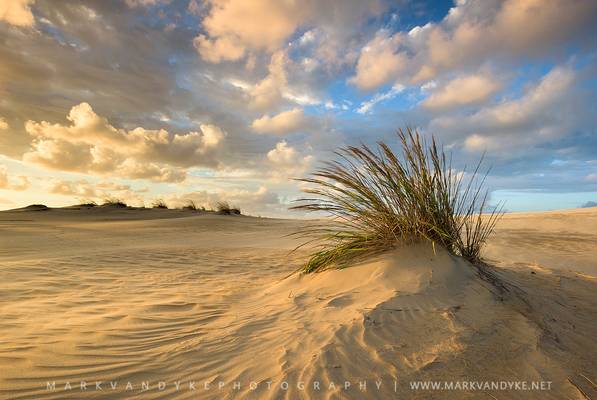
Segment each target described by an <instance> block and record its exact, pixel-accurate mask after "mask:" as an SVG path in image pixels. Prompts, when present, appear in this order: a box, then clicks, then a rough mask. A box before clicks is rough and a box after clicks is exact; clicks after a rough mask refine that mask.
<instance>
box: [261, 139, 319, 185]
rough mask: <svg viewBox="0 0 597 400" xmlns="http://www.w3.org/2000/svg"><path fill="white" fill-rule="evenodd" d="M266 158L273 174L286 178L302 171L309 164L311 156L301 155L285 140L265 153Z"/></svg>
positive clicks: (311, 159)
mask: <svg viewBox="0 0 597 400" xmlns="http://www.w3.org/2000/svg"><path fill="white" fill-rule="evenodd" d="M267 159H268V161H269V163H270V165H271V167H272V175H273V176H275V177H280V178H288V177H293V176H294V175H300V174H302V173H304V172H305V170H306V169H307V168H309V166H310V165H311V162H312V161H313V156H311V155H301V154H299V152H298V151H296V149H295V148H294V147H292V146H290V145H289V144H288V143H287V142H286V141H281V142H278V143H277V144H276V147H275V148H274V149H272V150H270V151H269V152H268V153H267Z"/></svg>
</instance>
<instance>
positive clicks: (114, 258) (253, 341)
mask: <svg viewBox="0 0 597 400" xmlns="http://www.w3.org/2000/svg"><path fill="white" fill-rule="evenodd" d="M305 223H306V222H303V221H296V220H274V219H261V218H251V217H239V216H219V215H214V214H201V213H191V212H183V211H175V210H127V209H100V208H97V209H80V210H76V209H71V210H55V209H54V210H47V211H44V210H37V211H35V210H26V211H18V212H2V213H0V397H1V398H9V399H71V398H72V399H81V398H85V399H86V398H91V399H95V398H98V399H99V398H102V399H103V398H109V399H125V398H126V399H137V398H138V399H141V398H142V399H166V398H168V399H197V398H201V399H203V398H206V399H212V398H213V399H221V398H239V399H243V398H247V399H279V398H282V399H302V398H304V399H309V398H321V399H332V398H350V399H362V398H371V399H383V398H401V399H410V398H413V399H419V398H420V399H423V398H425V399H427V398H437V399H444V398H449V399H465V398H471V399H478V398H487V399H491V398H496V399H510V398H532V399H545V398H547V399H549V398H552V399H585V398H595V396H596V394H597V391H596V387H595V385H594V383H593V382H597V368H596V367H595V362H594V360H596V359H597V348H596V346H595V344H594V338H595V336H597V318H596V317H597V298H596V296H595V293H597V281H596V278H595V276H597V262H595V260H596V259H597V246H596V242H597V228H595V227H597V209H595V210H590V209H587V210H577V211H569V212H553V213H537V214H512V215H508V216H506V218H505V219H504V220H503V221H502V222H501V223H500V225H499V226H498V230H497V234H496V236H495V238H494V239H493V240H492V242H491V243H490V245H489V246H488V248H487V251H486V255H487V257H488V258H490V259H491V260H492V263H493V264H495V265H497V269H496V271H497V272H496V273H497V274H498V275H499V276H500V277H501V279H502V280H503V281H504V282H506V284H507V288H508V289H509V291H506V292H500V291H499V290H498V289H497V288H496V287H494V286H492V285H491V284H489V283H487V282H485V281H483V280H482V279H480V278H479V276H478V275H477V273H476V270H475V269H474V268H472V267H471V266H470V265H469V264H467V263H466V262H465V261H463V260H461V259H459V258H456V257H453V256H451V255H450V254H448V253H447V252H445V251H443V250H441V249H439V248H436V249H434V248H433V247H432V246H431V245H430V244H418V245H413V246H407V247H403V248H398V249H396V250H394V251H392V252H388V253H386V254H383V255H381V256H379V257H376V258H374V259H371V260H368V261H366V262H364V263H361V264H359V265H356V266H354V267H351V268H347V269H345V270H335V271H327V272H323V273H320V274H314V275H307V276H301V275H296V274H294V275H291V273H292V272H293V271H295V270H296V269H297V268H298V267H299V266H300V265H301V262H303V261H304V260H305V257H306V253H305V252H295V253H292V254H290V250H291V249H293V248H294V247H295V246H296V245H297V241H296V239H295V238H292V237H288V236H287V235H288V234H289V233H291V232H293V231H295V230H296V229H298V228H299V227H301V226H302V225H303V224H305ZM577 271H578V272H577ZM579 272H580V273H579ZM82 381H84V382H86V384H87V389H86V390H83V389H81V382H82ZM100 381H101V383H100V385H99V387H101V390H100V389H98V388H97V387H96V382H100ZM418 381H441V382H443V381H467V382H469V381H478V382H482V381H491V382H494V381H495V382H497V381H528V382H531V381H546V382H547V381H549V382H550V390H543V391H541V390H532V391H522V390H521V391H514V390H472V391H471V390H468V391H462V390H443V391H439V390H414V389H413V388H411V384H412V383H413V382H415V383H416V382H418ZM48 382H50V385H52V384H54V383H55V388H54V389H52V388H50V389H48ZM144 382H145V383H146V384H147V385H148V386H149V389H148V390H144V388H143V383H144ZM160 382H164V384H165V387H164V388H161V387H160V386H159V385H160ZM364 382H366V388H364V387H363V384H364ZM127 383H130V386H129V387H127ZM67 384H69V385H70V388H69V386H67ZM177 384H178V387H177ZM378 385H379V386H378ZM114 386H115V388H114Z"/></svg>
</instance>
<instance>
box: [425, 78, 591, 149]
mask: <svg viewBox="0 0 597 400" xmlns="http://www.w3.org/2000/svg"><path fill="white" fill-rule="evenodd" d="M575 78H576V76H575V74H574V72H573V71H572V70H571V69H570V68H568V67H556V68H553V69H552V70H551V71H550V72H549V73H548V74H546V75H545V76H544V77H543V79H542V80H541V82H539V83H538V84H537V85H536V86H534V87H531V88H529V90H528V91H527V92H526V93H525V94H524V95H523V96H521V97H520V98H517V99H512V100H508V101H503V102H500V103H498V104H494V105H488V106H486V107H483V108H481V109H480V110H478V111H476V112H475V113H473V114H471V115H468V116H443V117H438V118H436V119H434V120H433V121H431V123H430V129H431V130H432V131H434V132H443V133H444V134H446V135H448V134H467V137H466V139H465V141H464V146H465V148H466V149H467V150H470V151H485V150H493V151H500V150H505V149H515V148H519V149H520V148H521V146H530V145H534V144H537V143H544V142H548V141H551V140H554V139H557V138H558V137H560V136H561V135H565V134H566V133H567V132H568V131H569V130H570V129H572V128H573V126H574V124H576V123H580V122H581V121H582V119H581V118H580V117H579V116H578V115H576V113H575V111H574V108H575V103H574V94H573V90H574V86H573V84H574V81H575ZM526 149H527V150H528V147H527V148H526Z"/></svg>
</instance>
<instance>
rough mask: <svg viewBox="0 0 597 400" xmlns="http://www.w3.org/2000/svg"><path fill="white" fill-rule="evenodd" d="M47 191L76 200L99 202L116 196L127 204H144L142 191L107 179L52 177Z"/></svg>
mask: <svg viewBox="0 0 597 400" xmlns="http://www.w3.org/2000/svg"><path fill="white" fill-rule="evenodd" d="M48 192H49V193H51V194H58V195H62V196H67V197H70V198H73V200H76V201H95V202H98V203H101V202H103V201H105V200H107V199H113V198H117V199H119V200H121V201H124V202H125V203H126V204H129V205H135V206H141V205H143V204H144V198H143V193H142V192H143V191H138V190H134V189H133V188H131V186H130V185H124V184H119V183H115V182H108V181H100V182H89V181H88V180H86V179H79V180H75V181H71V180H65V179H54V180H53V181H52V182H50V185H49V187H48Z"/></svg>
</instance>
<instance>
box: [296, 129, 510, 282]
mask: <svg viewBox="0 0 597 400" xmlns="http://www.w3.org/2000/svg"><path fill="white" fill-rule="evenodd" d="M398 138H399V141H400V147H401V152H400V153H395V152H394V151H393V150H392V149H391V148H390V147H389V146H388V145H387V144H386V143H384V142H378V144H377V147H376V148H370V147H368V146H366V145H360V146H356V147H355V146H349V147H346V148H344V149H341V150H339V151H337V152H336V153H335V154H336V155H337V157H338V160H336V161H330V162H327V163H326V164H325V166H324V167H323V168H321V169H319V170H318V171H316V172H315V173H314V174H313V177H312V178H305V179H299V181H302V182H305V183H308V184H310V185H312V186H311V187H310V188H308V189H306V190H305V192H306V193H308V194H309V195H310V196H309V197H307V198H302V199H299V200H298V201H299V204H298V205H297V206H294V207H292V208H293V209H297V210H303V211H308V212H324V213H326V214H328V215H330V216H332V217H333V218H334V222H333V223H326V224H324V225H322V224H319V225H310V226H308V227H307V228H305V229H303V230H302V231H300V232H298V233H297V234H298V235H300V236H303V237H310V238H312V239H311V240H309V241H307V242H306V243H305V244H303V246H304V245H306V244H310V243H319V245H318V246H317V247H316V248H315V250H314V252H313V253H312V255H311V257H310V259H309V261H308V262H307V263H306V265H305V266H304V267H303V269H302V271H303V272H305V273H309V272H318V271H322V270H325V269H328V268H333V267H342V266H344V265H346V264H347V263H349V262H351V261H354V260H355V259H356V258H359V257H362V256H366V255H370V254H373V253H377V252H381V251H385V250H388V249H391V248H393V247H395V246H396V245H398V244H400V243H409V242H415V241H420V240H429V241H431V242H432V243H433V244H434V245H440V246H443V247H444V248H446V249H447V250H448V251H450V252H451V253H453V254H456V255H459V256H462V257H463V258H465V259H467V260H469V261H470V262H472V263H477V262H479V261H480V252H481V248H482V246H483V244H484V243H485V241H486V240H487V238H488V236H489V235H490V234H491V232H492V231H493V229H494V227H495V224H496V222H497V221H498V219H499V218H500V217H501V215H502V214H503V213H502V211H501V207H497V208H492V209H491V210H490V211H489V212H488V213H486V211H488V208H489V207H488V204H487V200H488V192H487V191H486V190H484V189H483V184H484V181H485V177H486V176H487V175H486V174H485V175H483V176H479V168H480V166H481V162H482V159H481V160H480V161H479V163H478V164H477V165H476V167H475V168H474V170H472V172H471V173H470V174H467V173H466V172H465V171H463V172H460V173H457V172H455V171H454V170H453V169H452V167H451V161H450V160H448V159H447V158H446V154H445V152H444V150H443V149H441V148H440V147H439V146H438V145H437V143H436V141H435V138H433V137H432V138H431V140H430V141H429V142H428V141H426V140H424V139H423V137H422V136H421V135H420V134H419V133H418V132H417V131H414V130H411V129H407V130H406V131H403V130H399V131H398ZM467 175H468V176H469V177H468V178H465V177H466V176H467Z"/></svg>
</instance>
